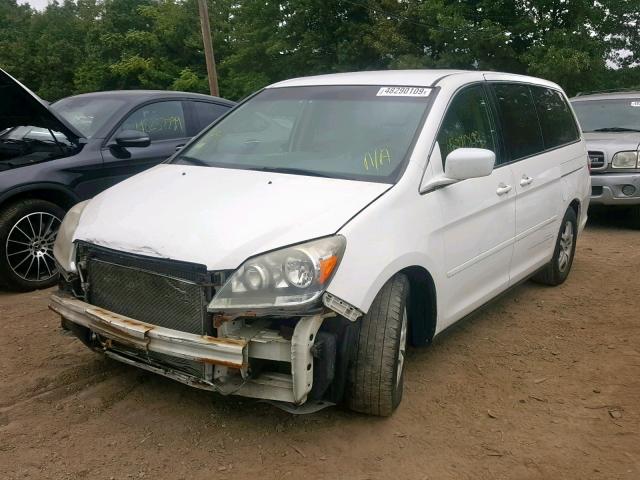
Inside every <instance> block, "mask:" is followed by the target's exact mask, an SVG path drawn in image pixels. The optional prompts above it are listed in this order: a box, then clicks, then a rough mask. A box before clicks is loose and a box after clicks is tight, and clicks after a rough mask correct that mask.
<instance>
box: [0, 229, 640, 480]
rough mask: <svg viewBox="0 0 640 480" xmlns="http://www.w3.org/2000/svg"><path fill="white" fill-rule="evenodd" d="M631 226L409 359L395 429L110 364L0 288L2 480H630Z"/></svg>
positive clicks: (634, 353) (635, 375) (633, 411)
mask: <svg viewBox="0 0 640 480" xmlns="http://www.w3.org/2000/svg"><path fill="white" fill-rule="evenodd" d="M639 238H640V232H638V231H633V230H629V229H626V228H625V227H624V223H623V222H622V220H621V219H619V218H618V219H615V218H613V219H612V218H604V217H600V218H596V219H595V221H593V220H592V221H590V224H589V226H588V227H587V229H586V230H585V233H584V235H583V236H582V237H581V239H580V241H579V243H578V250H577V257H576V261H575V263H574V266H573V272H572V274H571V276H570V277H569V280H568V281H567V282H566V283H565V284H564V285H562V286H561V287H558V288H547V287H542V286H539V285H535V284H533V283H530V282H529V283H526V284H524V285H522V286H520V287H518V288H516V289H514V290H513V291H511V292H510V293H508V294H507V295H506V296H504V297H502V298H501V299H499V300H497V301H496V302H494V303H492V304H491V305H490V306H488V307H486V308H485V309H483V310H482V311H480V312H478V313H477V314H476V315H474V316H473V317H472V318H470V319H468V320H466V321H464V322H461V323H460V324H459V325H458V326H456V327H454V328H453V329H450V330H449V331H448V332H446V333H445V334H443V335H441V336H440V337H438V339H437V340H436V341H435V342H434V344H433V345H432V346H430V347H428V348H425V349H417V350H412V351H410V352H409V358H408V360H407V362H408V363H407V373H406V387H405V389H406V390H405V395H404V400H403V402H402V404H401V406H400V408H399V409H398V411H397V412H396V413H395V414H394V415H393V416H392V417H391V418H389V419H379V418H371V417H366V416H362V415H358V414H354V413H350V412H348V411H344V410H341V409H338V408H332V409H326V410H323V411H321V412H318V413H316V414H313V415H306V416H292V415H289V414H287V413H285V412H282V411H280V410H278V409H276V408H274V407H272V406H270V405H267V404H264V403H258V402H254V401H251V400H247V399H240V398H233V397H227V398H224V397H221V396H217V395H213V394H211V393H208V392H203V391H198V390H195V389H191V388H189V387H186V386H183V385H181V384H178V383H175V382H172V381H171V380H168V379H165V378H162V377H158V376H155V375H152V374H148V373H145V372H141V371H138V370H136V369H135V368H132V367H128V366H124V365H120V364H118V363H116V362H114V361H111V360H108V359H105V358H102V357H101V356H100V355H97V354H95V353H92V352H90V351H88V350H87V349H86V348H85V347H84V346H83V345H82V344H81V343H80V342H79V341H78V340H76V339H74V338H72V337H69V336H65V335H62V334H61V330H60V328H59V320H58V319H57V318H56V316H55V315H54V314H53V313H51V312H50V311H48V310H47V297H48V294H49V292H48V291H40V292H35V293H27V294H19V295H18V294H10V293H6V292H0V478H2V479H13V478H20V479H24V478H33V479H48V478H51V479H82V478H90V479H129V478H150V479H161V478H170V479H188V480H200V479H207V480H209V479H218V478H221V479H224V478H240V479H244V478H258V477H259V478H261V479H262V480H265V479H271V478H278V479H280V478H331V479H341V478H345V479H369V478H371V479H377V478H397V479H404V478H411V479H419V480H421V479H427V478H429V479H467V478H469V479H485V478H486V479H500V478H514V479H519V480H520V479H560V478H561V479H581V480H583V479H586V478H588V479H598V478H602V479H607V480H609V479H638V478H640V325H639V322H640V318H639V316H638V311H639V309H640V308H639V307H640V300H638V272H639V271H640V248H638V247H640V241H639Z"/></svg>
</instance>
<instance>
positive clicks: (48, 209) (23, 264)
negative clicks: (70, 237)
mask: <svg viewBox="0 0 640 480" xmlns="http://www.w3.org/2000/svg"><path fill="white" fill-rule="evenodd" d="M63 217H64V210H63V209H61V208H60V207H58V206H57V205H55V204H53V203H51V202H47V201H44V200H38V199H27V200H21V201H19V202H16V203H14V204H12V205H9V206H8V207H7V208H5V209H4V210H2V211H1V212H0V247H1V248H0V279H2V281H3V282H4V283H6V284H7V286H8V287H9V288H11V289H12V290H18V291H29V290H35V289H38V288H47V287H50V286H53V285H55V283H56V282H57V280H58V271H57V268H56V264H55V261H54V259H53V243H54V241H55V239H56V235H57V234H58V228H59V227H60V222H61V220H62V218H63Z"/></svg>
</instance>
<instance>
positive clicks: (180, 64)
mask: <svg viewBox="0 0 640 480" xmlns="http://www.w3.org/2000/svg"><path fill="white" fill-rule="evenodd" d="M208 2H209V13H210V16H211V25H212V30H213V42H214V50H215V55H216V62H217V66H218V74H219V82H220V90H221V93H222V95H223V96H225V97H227V98H231V99H239V98H241V97H243V96H245V95H247V94H249V93H251V92H253V91H255V90H257V89H259V88H261V87H263V86H264V85H266V84H269V83H272V82H275V81H278V80H281V79H284V78H290V77H294V76H303V75H313V74H319V73H329V72H341V71H352V70H363V69H366V70H373V69H387V68H461V69H483V70H500V71H509V72H515V73H523V74H531V75H535V76H540V77H544V78H548V79H550V80H553V81H555V82H557V83H559V84H560V85H562V86H563V87H564V88H565V89H566V90H567V91H568V92H569V93H570V94H573V93H575V92H577V91H580V90H595V89H605V88H620V87H632V86H636V87H640V9H639V8H638V4H637V0H608V1H607V2H594V1H593V0H572V1H570V2H569V1H567V0H468V1H465V2H462V1H459V0H402V1H398V0H283V1H278V2H275V1H271V0H261V1H259V2H258V1H247V0H245V1H242V0H235V1H233V0H208ZM605 4H606V5H605ZM0 25H2V27H1V28H0V66H1V67H2V68H5V69H6V70H7V71H9V72H10V73H11V74H13V75H14V76H16V77H17V78H19V79H21V80H22V81H23V82H25V83H26V84H27V85H28V86H30V87H31V88H32V89H33V90H35V91H36V92H37V93H38V94H39V95H41V96H43V97H44V98H47V99H49V100H55V99H58V98H61V97H63V96H67V95H71V94H74V93H80V92H87V91H95V90H107V89H129V88H152V89H175V90H188V91H197V92H207V90H208V84H207V81H206V67H205V62H204V56H203V51H202V50H203V49H202V39H201V36H200V35H201V34H200V23H199V19H198V6H197V0H77V1H72V0H55V1H54V2H53V3H51V4H50V5H49V6H48V7H47V8H46V9H45V10H44V11H42V12H38V11H35V10H32V9H31V8H29V7H28V6H25V5H18V4H17V2H16V0H0Z"/></svg>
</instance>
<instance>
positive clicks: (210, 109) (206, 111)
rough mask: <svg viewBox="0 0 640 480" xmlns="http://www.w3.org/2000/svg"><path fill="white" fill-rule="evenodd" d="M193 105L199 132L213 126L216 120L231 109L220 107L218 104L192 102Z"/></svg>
mask: <svg viewBox="0 0 640 480" xmlns="http://www.w3.org/2000/svg"><path fill="white" fill-rule="evenodd" d="M191 104H192V105H193V108H194V110H195V112H196V119H197V122H198V128H199V130H202V129H203V128H204V127H207V126H209V125H211V124H212V123H213V121H214V120H216V119H218V117H220V116H222V115H224V114H225V113H227V111H228V110H229V107H226V106H224V105H218V104H217V103H207V102H191Z"/></svg>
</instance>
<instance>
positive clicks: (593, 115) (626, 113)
mask: <svg viewBox="0 0 640 480" xmlns="http://www.w3.org/2000/svg"><path fill="white" fill-rule="evenodd" d="M572 105H573V109H574V110H575V112H576V115H577V116H578V120H580V125H581V127H582V131H583V132H634V131H635V132H638V131H640V97H637V98H620V99H617V98H616V99H606V100H581V101H575V102H572Z"/></svg>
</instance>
